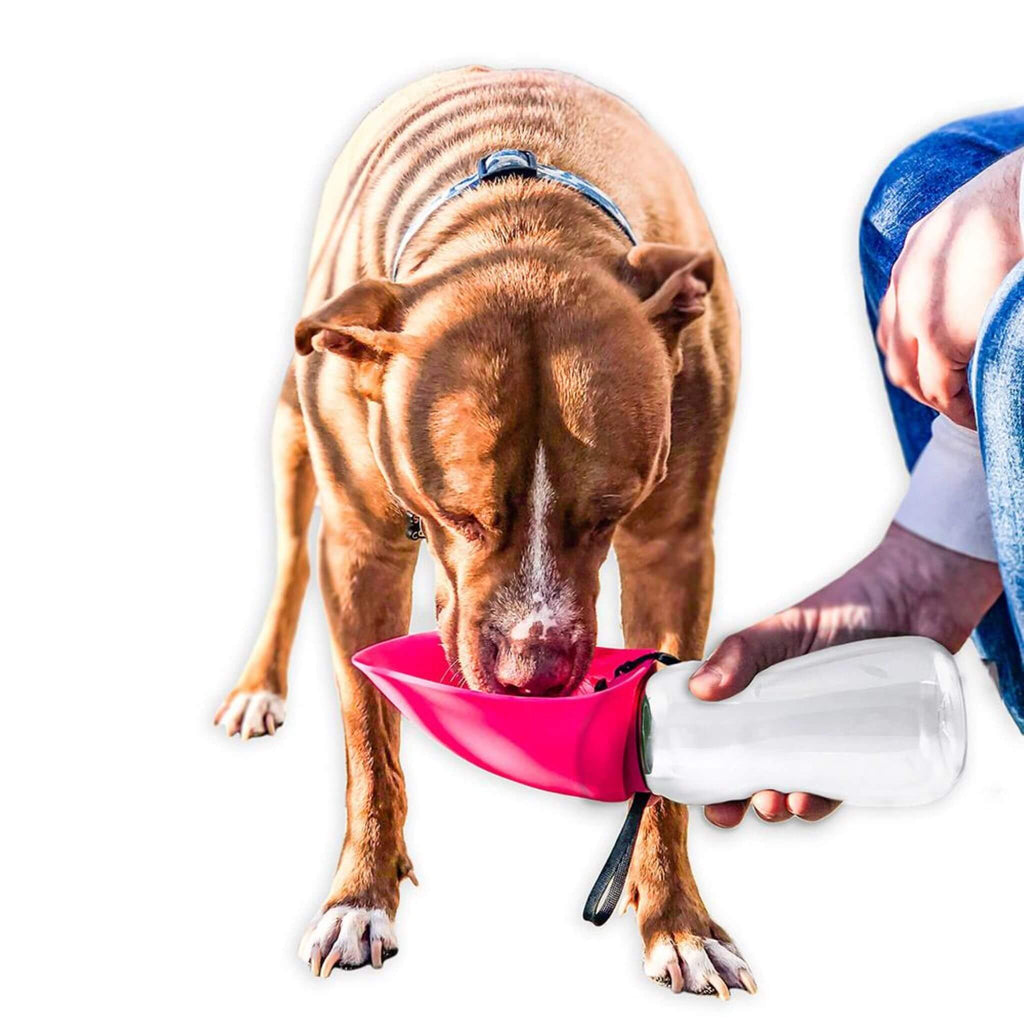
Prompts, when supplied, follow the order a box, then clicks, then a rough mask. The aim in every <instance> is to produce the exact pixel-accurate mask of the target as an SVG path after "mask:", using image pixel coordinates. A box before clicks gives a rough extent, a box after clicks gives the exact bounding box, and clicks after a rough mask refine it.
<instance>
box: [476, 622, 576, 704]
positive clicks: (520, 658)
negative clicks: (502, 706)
mask: <svg viewBox="0 0 1024 1024" xmlns="http://www.w3.org/2000/svg"><path fill="white" fill-rule="evenodd" d="M495 648H496V649H495V654H494V663H493V665H492V667H491V676H492V679H493V688H494V689H495V690H498V691H499V692H504V693H518V694H522V695H524V696H529V697H543V696H555V695H557V694H559V693H563V692H564V691H565V690H566V689H568V688H569V687H570V686H571V685H572V683H573V682H574V675H575V671H576V662H577V654H578V652H577V650H576V645H575V644H573V643H571V642H570V641H569V639H568V638H566V637H560V636H552V635H550V634H549V635H547V636H530V637H525V638H521V639H512V638H507V637H503V638H501V639H500V640H498V642H497V643H496V644H495Z"/></svg>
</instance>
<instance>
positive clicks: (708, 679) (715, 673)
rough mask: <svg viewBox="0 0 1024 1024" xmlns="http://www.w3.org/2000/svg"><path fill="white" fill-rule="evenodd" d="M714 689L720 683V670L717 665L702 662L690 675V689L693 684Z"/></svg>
mask: <svg viewBox="0 0 1024 1024" xmlns="http://www.w3.org/2000/svg"><path fill="white" fill-rule="evenodd" d="M695 685H696V686H700V687H704V688H709V689H712V690H713V689H714V688H715V687H716V686H721V685H722V670H721V669H720V668H718V666H717V665H708V664H706V663H705V664H703V665H701V667H700V668H699V669H697V671H696V672H694V673H693V675H692V676H690V689H691V690H692V689H693V688H694V686H695Z"/></svg>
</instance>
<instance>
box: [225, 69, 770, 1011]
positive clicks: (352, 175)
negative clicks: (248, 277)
mask: <svg viewBox="0 0 1024 1024" xmlns="http://www.w3.org/2000/svg"><path fill="white" fill-rule="evenodd" d="M508 147H516V148H521V149H526V150H531V151H532V152H533V153H535V154H536V156H537V159H538V160H539V161H540V162H542V163H544V164H547V165H552V166H554V167H556V168H559V169H561V170H564V171H570V172H573V173H574V174H576V175H579V176H581V177H582V178H585V179H587V180H588V181H589V182H591V183H593V184H594V185H596V186H598V187H599V188H600V189H601V190H602V191H603V192H604V193H606V194H607V195H608V196H610V197H613V198H614V200H615V202H616V203H617V204H618V207H619V208H620V209H621V210H622V211H623V212H624V213H625V216H626V217H627V218H628V221H629V222H630V224H631V225H632V228H633V230H634V232H635V233H636V235H637V237H638V238H639V239H640V240H641V244H638V245H636V246H632V245H631V243H630V242H629V241H628V239H627V237H626V235H625V233H624V231H623V229H622V228H621V226H620V225H618V224H617V223H616V222H615V220H613V218H612V217H611V216H609V215H608V214H607V212H606V211H605V210H602V209H600V208H599V207H598V206H595V205H594V204H593V203H591V202H589V201H588V200H587V199H586V198H585V197H584V196H582V195H581V194H579V193H578V192H576V191H574V190H573V189H571V188H567V187H565V186H564V185H562V184H559V183H557V182H550V181H543V180H537V179H524V178H522V177H508V178H503V179H501V180H497V181H489V182H487V183H486V184H484V185H482V186H480V187H479V188H477V189H476V190H474V191H469V192H466V193H465V194H463V195H461V196H459V197H458V198H457V199H454V200H452V201H450V202H448V203H446V204H444V205H443V206H441V207H440V208H438V209H437V210H436V211H435V212H433V213H432V214H431V215H430V217H429V218H428V219H427V220H426V221H425V223H423V224H422V226H420V227H419V228H418V229H417V230H416V231H415V233H414V234H413V235H412V237H411V239H410V241H409V244H408V246H407V247H406V248H404V251H403V252H402V254H401V259H400V261H399V266H398V271H397V274H396V275H395V280H393V281H392V280H389V277H390V271H391V264H392V262H393V260H394V259H395V257H396V252H397V251H398V248H399V243H400V240H402V239H403V236H404V235H405V234H406V231H407V229H408V228H409V225H410V223H411V222H412V221H413V219H414V218H415V217H416V216H417V214H418V213H419V212H420V211H421V210H422V209H423V208H424V207H425V206H426V204H427V203H429V202H430V200H431V199H432V198H433V197H435V196H436V195H438V194H439V193H441V192H443V191H444V190H445V189H447V188H448V187H449V186H450V185H451V184H452V183H453V182H455V181H457V180H458V179H460V178H462V177H464V176H466V175H468V174H470V173H471V172H472V171H473V170H474V168H475V166H476V164H477V160H478V159H479V158H480V157H482V156H484V155H485V154H487V153H490V152H493V151H495V150H499V149H503V148H508ZM304 313H305V317H304V319H303V320H302V321H301V322H300V323H299V325H298V327H297V328H296V332H295V339H296V348H297V352H298V355H297V357H296V358H295V359H294V360H293V362H292V365H291V368H290V369H289V372H288V376H287V379H286V381H285V385H284V390H283V393H282V396H281V401H280V404H279V406H278V410H277V415H276V418H275V422H274V479H275V489H276V503H277V519H278V543H279V551H278V577H277V583H276V585H275V588H274V595H273V598H272V601H271V605H270V609H269V611H268V613H267V618H266V622H265V624H264V627H263V631H262V632H261V634H260V637H259V640H258V642H257V644H256V648H255V650H254V652H253V654H252V657H251V658H250V660H249V663H248V665H247V667H246V669H245V672H244V674H243V676H242V680H241V682H240V684H239V685H238V686H237V687H236V688H235V689H234V690H233V691H232V692H231V694H229V696H228V698H227V700H226V701H225V703H224V705H223V706H222V708H221V710H220V711H219V712H218V716H217V720H218V721H220V720H223V721H224V723H225V725H226V728H227V731H228V733H229V735H230V734H234V733H240V734H241V735H242V736H243V737H248V736H251V735H259V734H261V733H264V732H266V733H272V732H274V730H275V729H276V727H277V726H278V725H280V724H281V722H282V721H283V718H284V698H285V692H286V667H287V662H288V655H289V650H290V647H291V643H292V638H293V636H294V632H295V625H296V619H297V616H298V612H299V607H300V604H301V601H302V595H303V591H304V588H305V586H306V582H307V580H308V577H309V562H308V555H307V550H306V531H307V528H308V525H309V521H310V515H311V513H312V509H313V503H314V500H315V498H316V497H317V495H319V499H320V504H321V507H322V511H323V528H322V531H321V535H320V548H319V551H320V575H321V584H322V589H323V594H324V601H325V604H326V607H327V615H328V618H329V620H330V626H331V635H332V641H333V653H334V666H335V672H336V677H337V685H338V691H339V695H340V699H341V708H342V715H343V717H344V723H345V736H346V741H347V765H348V795H347V810H348V824H347V831H346V835H345V842H344V845H343V847H342V851H341V858H340V861H339V864H338V869H337V872H336V874H335V877H334V883H333V885H332V886H331V891H330V893H329V894H328V896H327V899H326V900H325V901H324V903H323V906H322V908H321V911H320V914H319V915H318V917H317V920H316V921H314V923H313V925H312V926H311V927H310V930H309V931H308V932H307V934H306V937H305V939H304V940H303V944H302V947H301V949H300V954H301V955H302V956H303V957H304V958H305V959H307V960H308V962H309V963H310V964H311V966H312V969H313V972H314V973H316V974H320V975H321V976H326V975H328V974H329V973H330V971H331V969H332V968H333V967H334V966H335V965H338V966H342V967H357V966H361V965H362V964H365V963H367V962H372V963H373V964H374V966H380V964H381V962H382V960H383V959H384V958H386V957H387V956H388V955H389V954H391V953H393V952H394V951H395V949H396V948H397V947H396V944H395V936H394V930H393V921H394V915H395V911H396V909H397V907H398V886H399V882H400V881H401V880H402V879H403V878H405V877H410V878H413V880H414V881H415V877H414V876H413V871H412V862H411V861H410V858H409V854H408V852H407V851H406V846H405V840H404V837H403V834H402V827H403V823H404V820H405V813H406V797H405V788H404V782H403V777H402V770H401V768H400V766H399V762H398V738H399V722H398V714H397V712H396V711H395V710H394V709H393V708H392V707H391V706H390V705H389V704H388V703H387V702H386V701H385V700H384V699H383V698H382V697H381V696H380V695H379V694H378V693H377V691H376V690H375V689H374V687H373V686H372V685H371V684H370V683H369V682H368V681H367V680H366V679H365V678H364V677H363V676H362V675H360V673H359V672H357V671H356V670H355V669H354V668H353V666H352V664H351V662H350V658H351V656H352V654H353V653H354V652H355V651H357V650H359V649H360V648H362V647H366V646H367V645H369V644H373V643H376V642H377V641H380V640H384V639H386V638H389V637H393V636H397V635H400V634H402V633H404V632H405V631H406V629H407V626H408V622H409V614H410V593H411V583H412V575H413V567H414V564H415V562H416V552H417V547H416V544H415V542H413V541H411V540H409V539H408V538H407V537H406V532H405V528H406V517H405V514H404V510H409V511H411V512H412V513H414V514H415V515H417V516H420V517H421V519H422V522H423V527H424V530H425V532H426V536H427V540H428V542H429V544H430V548H431V551H432V552H433V554H434V557H435V559H436V561H437V565H438V578H439V580H440V583H439V588H438V594H437V615H438V622H439V628H440V631H441V635H442V638H443V640H444V644H445V648H446V650H447V653H448V656H449V659H450V660H451V663H452V665H453V666H455V667H456V668H457V669H458V670H459V671H461V673H462V676H463V678H464V680H465V683H466V684H467V685H468V686H471V687H475V688H479V689H491V690H499V691H505V692H519V693H523V694H530V695H542V694H551V693H561V692H565V691H566V690H568V689H571V688H572V687H573V686H574V685H575V684H576V683H577V682H578V681H579V679H580V678H581V676H582V674H583V672H584V671H585V669H586V666H587V664H588V661H589V659H590V656H591V652H592V648H593V645H594V638H595V637H594V634H595V599H596V597H597V589H598V569H599V567H600V565H601V563H602V562H603V561H604V559H605V557H606V556H607V554H608V549H609V545H610V544H612V543H614V545H615V550H616V554H617V556H618V560H619V566H620V572H621V577H622V616H623V625H624V629H625V639H626V643H627V644H628V645H629V646H631V647H651V648H659V649H661V650H664V651H670V652H671V653H673V654H675V655H678V656H679V657H682V658H699V657H701V655H702V653H703V649H704V635H705V631H706V629H707V624H708V615H709V611H710V605H711V588H712V576H713V572H712V569H713V554H712V543H711V518H712V509H713V505H714V498H715V490H716V486H717V483H718V477H719V471H720V468H721V464H722V457H723V453H724V449H725V443H726V436H727V433H728V428H729V421H730V417H731V413H732V406H733V400H734V395H735V388H736V378H737V368H738V350H739V326H738V319H737V312H736V308H735V305H734V302H733V297H732V293H731V291H730V288H729V281H728V278H727V276H726V273H725V267H724V265H723V263H722V260H721V257H720V256H719V254H718V251H717V249H716V247H715V243H714V240H713V238H712V236H711V232H710V229H709V228H708V225H707V222H706V221H705V218H704V215H703V213H702V212H701V209H700V207H699V205H698V203H697V199H696V197H695V195H694V192H693V189H692V187H691V185H690V183H689V180H688V179H687V176H686V173H685V171H684V170H683V168H682V166H681V165H680V163H679V161H678V160H677V159H676V157H675V156H674V155H673V154H672V153H671V151H670V150H669V149H668V147H667V146H666V145H665V144H664V143H663V142H662V141H661V140H660V139H659V138H658V137H657V135H655V134H654V132H653V131H652V130H651V129H650V128H649V127H648V126H647V124H645V123H644V121H643V120H642V119H641V118H640V117H639V116H638V115H637V114H636V113H635V112H634V111H633V110H631V109H630V108H629V107H628V106H626V104H625V103H623V102H622V101H621V100H619V99H617V98H616V97H614V96H611V95H609V94H608V93H605V92H602V91H601V90H599V89H596V88H594V87H593V86H591V85H588V84H587V83H586V82H582V81H580V80H579V79H576V78H572V77H570V76H568V75H564V74H558V73H554V72H548V71H491V70H488V69H485V68H469V69H464V70H459V71H452V72H446V73H443V74H439V75H435V76H432V77H430V78H427V79H425V80H423V81H421V82H417V83H415V84H414V85H411V86H409V87H408V88H405V89H403V90H402V91H401V92H399V93H397V94H395V95H394V96H392V97H391V98H390V99H388V100H387V101H386V102H385V103H383V104H382V105H381V106H380V107H378V108H377V109H376V110H375V111H374V112H373V113H371V114H370V116H369V117H367V118H366V120H365V121H363V123H362V124H361V125H360V127H359V128H358V129H357V131H356V133H355V135H354V136H353V137H352V139H351V141H350V142H349V143H348V145H347V146H346V147H345V150H344V152H343V153H342V154H341V157H340V158H339V160H338V162H337V163H336V165H335V167H334V169H333V170H332V172H331V175H330V178H329V180H328V182H327V186H326V189H325V191H324V197H323V203H322V206H321V210H320V216H319V219H318V221H317V226H316V233H315V237H314V242H313V255H312V266H311V269H310V274H309V285H308V291H307V295H306V301H305V306H304ZM686 823H687V811H686V808H685V807H682V806H679V805H676V804H672V803H669V802H668V801H665V800H655V801H653V802H652V804H651V806H650V807H649V808H648V809H647V811H646V812H645V816H644V820H643V823H642V826H641V829H640V834H639V839H638V842H637V846H636V850H635V853H634V856H633V862H632V865H631V868H630V874H629V878H628V881H627V889H626V891H627V898H628V899H629V901H630V902H631V903H632V904H633V905H634V906H635V907H636V911H637V916H638V918H639V923H640V931H641V934H642V936H643V941H644V947H645V953H646V959H645V964H646V970H647V973H648V974H649V975H650V976H651V977H652V978H655V979H656V980H659V981H662V982H664V983H666V984H671V985H672V987H673V988H674V989H675V990H676V991H680V990H682V989H684V988H685V989H687V990H689V991H692V992H708V993H714V992H718V993H719V994H720V995H723V996H727V995H728V988H729V987H739V986H742V987H745V988H748V989H749V990H751V991H752V990H753V987H754V986H753V979H752V978H751V976H750V973H749V970H748V969H747V966H746V964H745V963H744V961H743V960H742V959H741V958H740V957H739V955H738V953H737V952H736V950H735V947H734V946H733V945H732V943H731V941H730V940H729V937H728V936H727V935H726V934H725V932H724V931H723V930H722V929H721V928H719V927H718V925H716V924H715V923H714V922H713V921H712V920H711V918H710V917H709V915H708V912H707V910H706V909H705V907H704V904H703V902H702V901H701V898H700V896H699V894H698V892H697V887H696V884H695V882H694V880H693V875H692V873H691V870H690V865H689V861H688V858H687V853H686Z"/></svg>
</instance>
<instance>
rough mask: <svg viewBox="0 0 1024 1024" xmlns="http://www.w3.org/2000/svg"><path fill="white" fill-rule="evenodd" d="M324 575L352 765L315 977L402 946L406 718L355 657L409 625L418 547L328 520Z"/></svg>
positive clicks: (305, 948)
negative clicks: (397, 927)
mask: <svg viewBox="0 0 1024 1024" xmlns="http://www.w3.org/2000/svg"><path fill="white" fill-rule="evenodd" d="M329 515H330V513H329V510H327V509H325V524H327V525H325V527H324V529H323V531H322V532H321V536H320V580H321V589H322V591H323V597H324V603H325V605H326V609H327V616H328V620H329V622H330V627H331V641H332V649H333V655H334V668H335V676H336V680H337V685H338V696H339V699H340V702H341V712H342V717H343V719H344V725H345V761H346V765H347V769H348V787H347V792H346V810H347V823H346V830H345V841H344V844H343V846H342V849H341V856H340V858H339V860H338V867H337V870H336V871H335V874H334V880H333V882H332V883H331V888H330V892H329V894H328V896H327V899H326V900H325V901H324V903H323V905H322V906H321V908H320V912H319V913H318V915H317V917H316V919H315V920H314V921H313V923H312V924H311V925H310V927H309V929H308V930H307V932H306V934H305V936H304V937H303V939H302V942H301V944H300V946H299V955H300V957H302V959H304V960H305V961H307V962H308V963H309V965H310V967H311V968H312V971H313V973H314V974H318V975H320V976H321V977H327V976H328V975H329V974H330V972H331V971H332V970H333V968H334V967H336V966H337V967H342V968H347V969H352V968H355V967H362V966H363V965H364V964H367V963H371V964H373V966H374V967H380V966H381V963H382V962H383V961H384V960H385V959H387V958H388V957H389V956H393V955H394V954H395V953H396V952H397V951H398V944H397V942H396V939H395V932H394V919H395V912H396V910H397V909H398V885H399V882H400V881H401V880H402V879H403V878H411V879H412V880H413V881H414V882H415V880H416V879H415V876H414V875H413V871H412V863H411V862H410V860H409V857H408V854H407V853H406V848H405V840H404V838H403V835H402V828H403V825H404V823H405V813H406V795H405V780H404V778H403V776H402V769H401V766H400V764H399V762H398V740H399V716H398V712H397V711H396V710H395V709H394V708H393V707H392V706H391V705H390V704H389V703H388V701H387V700H385V699H384V697H383V696H381V694H380V693H379V692H378V691H377V690H376V688H375V687H374V686H373V684H372V683H371V682H370V681H369V680H368V679H366V677H365V676H364V675H363V674H362V673H361V672H359V671H357V670H356V669H355V668H354V667H353V665H352V662H351V660H350V659H351V656H352V654H354V653H355V652H356V651H358V650H360V649H361V648H363V647H366V646H368V645H369V644H372V643H376V642H378V641H381V640H385V639H388V638H390V637H393V636H398V635H401V634H402V633H404V632H405V631H406V629H407V628H408V623H409V613H410V601H411V586H412V574H413V569H414V568H415V564H416V549H415V545H413V544H411V543H410V542H409V541H408V540H405V538H404V537H394V538H391V539H383V538H381V537H379V536H371V535H369V534H367V533H364V532H362V531H361V530H359V529H356V528H353V526H352V524H351V523H349V524H347V525H346V526H345V528H335V527H333V526H332V525H330V524H328V523H327V519H328V517H329Z"/></svg>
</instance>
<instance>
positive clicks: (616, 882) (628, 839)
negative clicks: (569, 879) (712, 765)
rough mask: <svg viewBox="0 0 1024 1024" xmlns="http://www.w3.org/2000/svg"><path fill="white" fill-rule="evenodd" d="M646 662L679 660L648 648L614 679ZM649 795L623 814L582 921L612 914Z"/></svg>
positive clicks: (599, 922)
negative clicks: (647, 652)
mask: <svg viewBox="0 0 1024 1024" xmlns="http://www.w3.org/2000/svg"><path fill="white" fill-rule="evenodd" d="M645 661H657V662H659V663H660V664H662V665H678V664H679V659H678V658H677V657H676V656H675V655H673V654H666V653H665V652H664V651H651V652H650V653H649V654H641V655H640V657H639V658H633V659H632V660H631V661H624V662H623V663H622V664H621V665H619V667H618V668H617V669H616V670H615V678H618V677H619V676H621V675H625V673H627V672H632V671H633V669H635V668H637V667H638V666H639V665H642V664H643V663H644V662H645ZM601 682H604V680H601ZM605 685H607V683H606V684H605ZM594 689H595V690H596V689H597V687H596V686H595V687H594ZM650 798H651V794H650V793H637V794H635V795H634V797H633V800H632V802H631V803H630V805H629V811H628V812H627V814H626V820H625V821H624V822H623V823H622V828H621V830H620V831H619V835H618V838H617V839H616V840H615V845H614V846H613V847H612V852H611V853H609V854H608V859H607V860H606V861H605V862H604V867H603V868H601V873H600V874H599V875H598V876H597V881H596V882H595V883H594V887H593V888H592V889H591V890H590V895H589V896H588V897H587V902H586V905H585V906H584V907H583V920H584V921H590V922H591V923H592V924H596V925H602V924H604V923H605V921H607V920H608V918H609V917H611V916H612V912H613V911H614V910H615V906H616V904H617V903H618V902H619V897H620V896H622V887H623V886H624V885H625V884H626V874H627V872H628V871H629V862H630V860H631V859H632V857H633V847H634V846H636V834H637V832H639V831H640V819H641V818H642V817H643V814H644V808H645V807H646V806H647V801H648V800H650Z"/></svg>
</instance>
